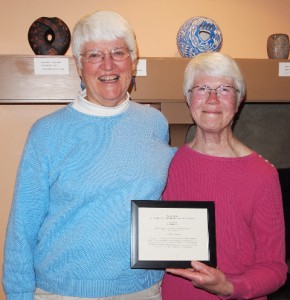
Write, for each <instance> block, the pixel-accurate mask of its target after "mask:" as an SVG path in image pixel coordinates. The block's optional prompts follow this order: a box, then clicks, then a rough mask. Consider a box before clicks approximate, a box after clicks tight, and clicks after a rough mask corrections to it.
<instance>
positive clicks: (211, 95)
mask: <svg viewBox="0 0 290 300" xmlns="http://www.w3.org/2000/svg"><path fill="white" fill-rule="evenodd" d="M217 102H219V98H218V95H217V90H216V89H210V90H209V91H208V97H207V103H210V104H215V103H217Z"/></svg>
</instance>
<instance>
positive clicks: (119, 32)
mask: <svg viewBox="0 0 290 300" xmlns="http://www.w3.org/2000/svg"><path fill="white" fill-rule="evenodd" d="M119 38H121V39H124V40H125V42H126V44H127V46H128V48H129V49H130V50H131V51H132V52H131V59H132V61H134V60H136V58H137V42H136V37H135V33H134V31H133V28H132V27H131V25H130V24H129V22H128V21H127V20H125V19H124V18H123V17H122V16H121V15H119V14H117V13H115V12H113V11H105V10H99V11H95V12H93V13H91V14H89V15H87V16H84V17H83V18H82V19H80V20H79V22H78V23H77V24H76V25H75V27H74V30H73V34H72V52H73V55H74V57H75V58H76V60H77V64H78V66H79V67H81V63H80V53H81V52H82V51H83V47H84V45H85V44H86V43H87V42H97V41H113V40H115V39H119Z"/></svg>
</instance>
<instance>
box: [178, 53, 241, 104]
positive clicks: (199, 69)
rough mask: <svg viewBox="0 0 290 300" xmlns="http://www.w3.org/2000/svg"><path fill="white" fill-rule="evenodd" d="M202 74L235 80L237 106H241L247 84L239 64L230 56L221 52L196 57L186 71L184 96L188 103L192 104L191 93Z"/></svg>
mask: <svg viewBox="0 0 290 300" xmlns="http://www.w3.org/2000/svg"><path fill="white" fill-rule="evenodd" d="M200 74H207V75H209V76H216V77H229V78H231V79H232V80H233V82H234V86H235V88H237V89H238V90H239V93H237V106H239V105H240V103H241V102H242V100H243V99H244V97H245V94H246V83H245V80H244V77H243V75H242V72H241V70H240V68H239V66H238V65H237V63H236V62H235V61H234V59H232V58H231V57H230V56H228V55H225V54H222V53H220V52H205V53H201V54H198V55H197V56H194V57H193V58H192V59H191V60H190V61H189V63H188V64H187V67H186V69H185V73H184V81H183V94H184V96H185V99H186V102H187V103H188V104H189V102H190V93H189V92H188V90H190V89H191V88H192V86H193V85H194V83H195V81H196V80H197V78H198V76H199V75H200Z"/></svg>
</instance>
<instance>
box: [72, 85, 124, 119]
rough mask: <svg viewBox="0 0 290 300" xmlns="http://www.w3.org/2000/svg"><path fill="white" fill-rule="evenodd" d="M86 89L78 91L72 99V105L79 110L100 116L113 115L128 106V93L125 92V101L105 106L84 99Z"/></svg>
mask: <svg viewBox="0 0 290 300" xmlns="http://www.w3.org/2000/svg"><path fill="white" fill-rule="evenodd" d="M85 96H86V90H83V91H80V92H79V95H78V97H77V98H76V99H75V100H74V102H73V104H72V107H73V108H74V109H76V110H77V111H79V112H82V113H85V114H88V115H92V116H100V117H108V116H114V115H118V114H120V113H122V112H123V111H125V110H126V109H127V108H128V106H129V101H130V95H129V93H127V96H126V99H125V101H123V102H122V103H121V104H120V105H117V106H114V107H107V106H102V105H97V104H94V103H92V102H90V101H88V100H86V99H85Z"/></svg>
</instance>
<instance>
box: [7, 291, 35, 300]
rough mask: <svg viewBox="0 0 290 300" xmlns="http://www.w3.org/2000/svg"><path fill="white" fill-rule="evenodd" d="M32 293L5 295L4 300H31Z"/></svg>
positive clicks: (32, 297)
mask: <svg viewBox="0 0 290 300" xmlns="http://www.w3.org/2000/svg"><path fill="white" fill-rule="evenodd" d="M33 299H34V293H17V294H6V300H33Z"/></svg>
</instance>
